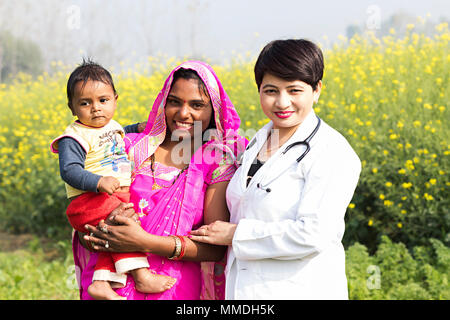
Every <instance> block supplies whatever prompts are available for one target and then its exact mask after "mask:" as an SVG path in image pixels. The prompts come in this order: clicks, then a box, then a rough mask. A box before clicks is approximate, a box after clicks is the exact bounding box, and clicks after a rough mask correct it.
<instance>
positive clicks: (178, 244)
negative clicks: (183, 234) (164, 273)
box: [168, 236, 182, 260]
mask: <svg viewBox="0 0 450 320" xmlns="http://www.w3.org/2000/svg"><path fill="white" fill-rule="evenodd" d="M171 237H172V238H173V239H174V240H175V249H174V250H173V253H172V255H171V256H170V257H168V259H169V260H175V259H176V258H178V257H179V256H180V254H181V246H182V245H181V240H180V238H178V237H177V236H171Z"/></svg>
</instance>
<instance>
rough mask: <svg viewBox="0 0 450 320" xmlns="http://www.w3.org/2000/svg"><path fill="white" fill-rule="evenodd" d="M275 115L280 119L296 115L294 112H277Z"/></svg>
mask: <svg viewBox="0 0 450 320" xmlns="http://www.w3.org/2000/svg"><path fill="white" fill-rule="evenodd" d="M274 113H275V115H276V116H277V117H278V118H280V119H287V118H289V117H290V116H291V115H292V114H293V113H294V111H277V112H274Z"/></svg>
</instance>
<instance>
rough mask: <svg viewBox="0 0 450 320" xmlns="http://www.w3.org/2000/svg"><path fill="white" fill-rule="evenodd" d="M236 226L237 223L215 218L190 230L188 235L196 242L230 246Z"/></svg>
mask: <svg viewBox="0 0 450 320" xmlns="http://www.w3.org/2000/svg"><path fill="white" fill-rule="evenodd" d="M236 227H237V224H233V223H229V222H224V221H220V220H217V221H214V222H213V223H211V224H208V225H204V226H201V227H200V228H198V229H197V230H192V231H191V232H190V235H189V236H188V237H189V238H190V239H191V240H194V241H198V242H204V243H209V244H215V245H224V246H231V243H232V241H233V236H234V232H235V230H236Z"/></svg>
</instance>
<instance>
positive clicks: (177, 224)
mask: <svg viewBox="0 0 450 320" xmlns="http://www.w3.org/2000/svg"><path fill="white" fill-rule="evenodd" d="M179 68H184V69H192V70H194V71H196V72H197V74H198V75H199V76H200V78H201V79H202V80H203V82H204V84H205V85H206V88H207V89H208V93H209V96H210V98H211V102H212V106H213V109H214V120H215V124H216V128H217V130H216V132H215V134H214V136H215V137H213V138H212V139H211V140H209V141H208V142H206V143H204V144H203V145H202V146H201V147H200V148H198V149H197V151H196V152H195V153H194V155H192V157H191V161H190V163H189V167H188V169H187V170H185V171H184V172H183V173H181V174H180V176H179V177H178V179H176V180H175V182H174V183H173V185H171V186H170V187H167V188H162V189H156V190H152V185H153V184H154V182H156V183H158V184H164V183H165V184H167V182H164V181H159V179H158V178H156V179H154V178H153V175H152V172H151V170H150V167H149V161H148V159H149V157H150V156H151V155H152V154H153V153H154V152H155V150H156V149H157V148H158V146H159V145H160V144H161V143H162V142H163V141H164V138H165V135H166V123H165V114H164V107H165V104H166V98H167V95H168V93H169V91H170V87H171V84H172V79H173V74H174V72H175V71H176V70H178V69H179ZM239 125H240V119H239V116H238V115H237V113H236V111H235V109H234V107H233V105H232V104H231V101H230V100H229V98H228V96H227V94H226V93H225V91H224V89H223V87H222V85H221V84H220V81H219V79H218V78H217V76H216V75H215V73H214V71H213V70H212V68H211V67H210V66H208V65H207V64H205V63H203V62H199V61H187V62H185V63H183V64H181V65H180V66H178V67H176V68H175V69H174V70H173V71H172V72H171V73H170V75H169V77H168V78H167V80H166V82H165V84H164V87H163V89H162V91H161V92H160V93H159V95H158V97H157V98H156V100H155V102H154V104H153V108H152V111H151V112H150V115H149V118H148V122H147V126H146V128H145V130H144V132H142V133H141V134H129V135H127V136H126V139H125V142H126V145H127V152H128V156H129V158H130V160H131V161H132V162H133V163H134V168H135V169H134V170H133V173H132V184H131V187H130V192H131V200H130V201H131V202H132V203H133V204H134V209H135V211H136V212H137V213H139V214H140V215H141V216H142V217H141V226H142V228H144V230H146V231H147V232H149V233H152V234H155V235H159V236H168V235H175V234H176V235H187V234H188V233H189V231H191V230H194V229H196V228H198V227H200V226H201V225H202V224H203V202H204V196H205V192H206V189H207V187H208V186H209V185H211V184H213V183H217V182H221V181H228V180H230V179H231V177H232V176H233V174H234V172H235V170H236V169H237V164H236V158H237V155H238V154H239V153H240V152H243V151H244V148H245V146H246V144H247V141H246V140H245V139H244V138H242V137H241V136H239V135H238V134H237V129H238V128H239ZM72 247H73V254H74V261H75V265H76V271H77V273H78V274H77V276H78V277H77V279H79V288H80V297H81V299H91V297H90V296H89V295H88V293H87V288H88V287H89V285H90V284H91V282H92V275H93V272H94V266H95V263H96V261H97V256H98V254H96V253H91V252H89V251H88V250H86V249H85V248H83V247H82V246H81V245H80V242H79V240H78V236H77V234H76V233H75V235H74V238H73V241H72ZM148 261H149V263H150V269H152V270H154V271H156V272H157V273H158V274H165V275H168V276H171V277H174V278H176V279H177V282H176V284H175V286H173V287H172V288H171V289H170V290H167V291H164V292H162V293H157V294H144V293H141V292H138V291H136V289H135V287H134V282H133V279H132V277H131V276H130V275H128V279H127V284H126V286H125V287H124V288H121V289H116V291H117V293H118V294H119V295H122V296H126V297H127V299H129V300H144V299H147V300H159V299H163V300H167V299H170V300H195V299H224V291H225V277H224V269H225V263H226V261H225V260H224V261H221V262H217V263H214V262H201V263H200V262H192V261H172V260H169V259H167V258H166V257H162V256H158V255H154V254H149V255H148Z"/></svg>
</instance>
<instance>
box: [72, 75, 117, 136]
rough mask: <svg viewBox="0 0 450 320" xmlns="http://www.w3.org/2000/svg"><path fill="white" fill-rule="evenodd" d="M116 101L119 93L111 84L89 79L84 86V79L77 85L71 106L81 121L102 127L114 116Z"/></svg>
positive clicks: (73, 112) (91, 125)
mask: <svg viewBox="0 0 450 320" xmlns="http://www.w3.org/2000/svg"><path fill="white" fill-rule="evenodd" d="M116 102H117V95H115V94H114V90H113V88H112V86H111V85H109V84H106V83H103V82H101V81H92V80H88V81H87V82H86V84H85V85H84V87H83V82H82V81H79V82H78V83H77V84H76V85H75V90H74V95H73V98H72V102H71V105H70V107H71V109H72V114H73V115H74V116H77V117H78V120H80V122H81V123H83V124H84V125H87V126H90V127H95V128H101V127H103V126H105V125H107V124H108V122H109V121H110V120H111V119H112V118H113V116H114V111H115V110H116Z"/></svg>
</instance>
